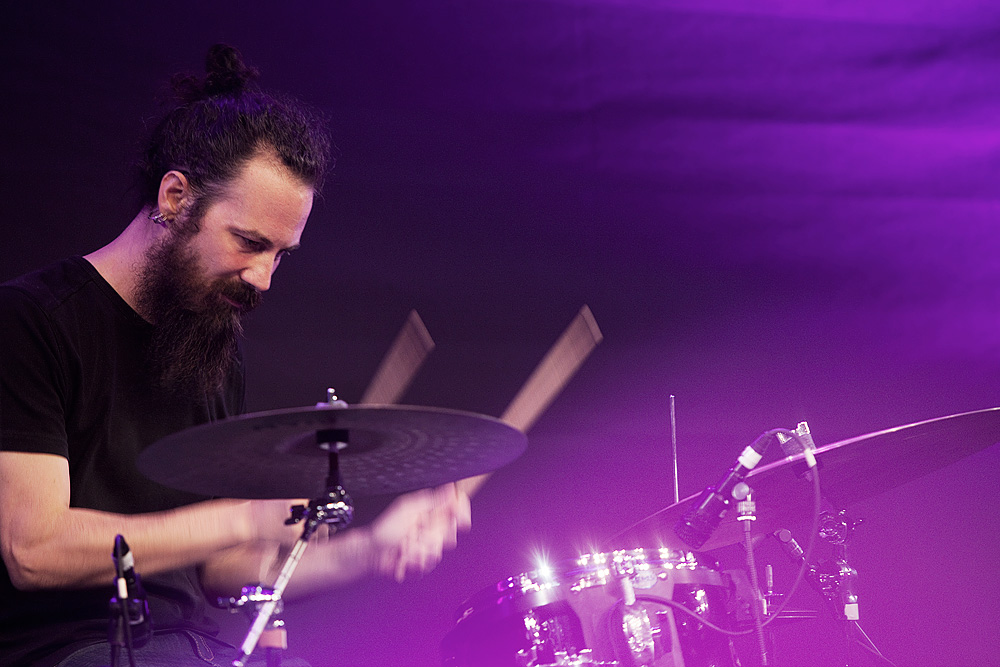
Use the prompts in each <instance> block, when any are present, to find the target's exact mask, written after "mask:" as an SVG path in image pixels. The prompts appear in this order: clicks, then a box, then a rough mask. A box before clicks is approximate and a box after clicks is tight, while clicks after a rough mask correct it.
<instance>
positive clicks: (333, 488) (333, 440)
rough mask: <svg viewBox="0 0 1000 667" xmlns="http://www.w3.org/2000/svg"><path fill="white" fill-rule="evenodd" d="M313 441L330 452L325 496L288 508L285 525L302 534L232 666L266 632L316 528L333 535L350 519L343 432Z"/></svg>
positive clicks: (244, 658) (327, 433) (321, 433)
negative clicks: (343, 470)
mask: <svg viewBox="0 0 1000 667" xmlns="http://www.w3.org/2000/svg"><path fill="white" fill-rule="evenodd" d="M316 441H317V444H318V445H319V447H320V448H322V449H326V450H327V451H328V452H329V453H330V459H329V460H330V472H329V474H328V475H327V480H326V484H327V489H326V494H325V495H323V496H321V497H319V498H316V499H314V500H311V501H310V502H309V506H308V507H306V506H304V505H296V506H295V507H293V508H292V509H291V511H292V516H291V517H290V518H288V519H287V520H286V521H285V523H286V524H289V525H291V524H295V523H299V522H300V521H304V522H305V523H304V525H303V528H302V535H301V537H299V539H298V540H297V541H296V542H295V546H293V547H292V550H291V552H290V553H289V554H288V557H287V558H286V559H285V563H284V565H282V567H281V572H280V573H279V574H278V578H277V579H276V580H275V582H274V587H273V589H272V590H271V591H270V598H269V599H267V600H266V601H264V602H263V604H261V605H260V608H259V609H258V611H257V616H256V618H254V621H253V624H252V625H251V626H250V631H249V632H248V633H247V636H246V638H245V639H244V640H243V644H242V646H240V651H241V655H240V657H239V658H237V659H236V660H234V661H233V663H232V667H244V666H245V665H246V661H247V659H248V658H249V657H250V654H252V653H253V651H254V649H255V648H256V647H257V642H258V641H259V640H260V638H261V635H262V634H263V633H264V631H265V630H266V629H267V627H268V625H269V623H270V620H271V616H272V615H273V614H274V613H275V612H276V611H277V609H278V605H279V604H280V603H281V596H282V594H283V593H284V592H285V588H286V587H287V586H288V582H289V581H290V580H291V578H292V573H293V572H295V568H296V566H298V564H299V561H300V560H301V559H302V554H303V553H304V552H305V550H306V547H307V546H309V538H310V537H312V535H313V533H315V532H316V529H317V528H319V527H320V526H321V525H323V524H327V525H329V526H331V529H332V530H334V532H336V531H340V530H343V529H344V528H346V527H347V526H348V525H350V523H351V520H352V519H353V518H354V502H353V501H352V500H351V497H350V496H349V495H348V494H347V491H345V490H344V487H343V486H342V485H341V478H340V466H339V461H338V454H337V452H338V451H340V450H341V449H343V448H344V447H346V444H345V443H346V442H347V433H346V432H345V431H334V430H328V431H318V432H317V433H316Z"/></svg>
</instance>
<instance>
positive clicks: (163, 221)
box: [149, 208, 170, 227]
mask: <svg viewBox="0 0 1000 667" xmlns="http://www.w3.org/2000/svg"><path fill="white" fill-rule="evenodd" d="M149 219H150V220H152V221H153V222H154V223H156V224H158V225H159V226H160V227H166V226H167V223H168V222H170V221H169V220H167V218H166V216H165V215H163V214H162V213H160V209H158V208H154V209H153V210H152V211H150V212H149Z"/></svg>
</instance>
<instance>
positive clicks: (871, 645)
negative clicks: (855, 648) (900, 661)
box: [852, 621, 896, 667]
mask: <svg viewBox="0 0 1000 667" xmlns="http://www.w3.org/2000/svg"><path fill="white" fill-rule="evenodd" d="M852 625H853V627H854V629H855V630H857V631H858V632H860V633H861V636H862V637H864V638H865V641H861V640H860V639H858V638H857V637H854V641H856V642H857V643H858V644H860V645H861V648H863V649H865V650H866V651H868V652H869V653H871V654H872V655H874V656H875V657H876V658H878V659H879V660H881V661H883V662H884V663H885V664H887V665H889V667H896V663H894V662H893V661H892V660H890V659H889V658H887V657H885V656H884V655H882V651H880V650H878V647H877V646H875V642H873V641H872V640H871V637H869V636H868V633H867V632H865V631H864V629H863V628H862V627H861V624H860V623H858V622H857V621H853V622H852Z"/></svg>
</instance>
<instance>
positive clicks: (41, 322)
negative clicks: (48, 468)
mask: <svg viewBox="0 0 1000 667" xmlns="http://www.w3.org/2000/svg"><path fill="white" fill-rule="evenodd" d="M65 394H66V373H65V349H64V348H63V347H61V346H60V344H59V337H58V335H57V333H56V332H55V331H54V330H53V326H52V322H51V320H50V318H49V316H48V314H47V313H46V312H45V311H44V310H43V309H42V308H41V307H40V306H39V304H38V303H37V302H36V301H35V300H34V299H33V298H32V297H31V296H29V295H28V294H27V293H25V292H24V291H22V290H21V289H18V288H14V287H6V286H0V451H16V452H37V453H43V454H57V455H60V456H65V457H67V458H68V455H69V451H68V450H69V448H68V445H67V438H66V420H65V405H66V395H65Z"/></svg>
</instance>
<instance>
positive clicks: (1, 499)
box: [0, 451, 295, 590]
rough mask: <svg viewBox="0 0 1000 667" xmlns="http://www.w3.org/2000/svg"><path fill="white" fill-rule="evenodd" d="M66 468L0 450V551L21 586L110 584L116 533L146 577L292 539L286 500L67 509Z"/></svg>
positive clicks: (52, 458) (45, 457)
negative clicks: (131, 509)
mask: <svg viewBox="0 0 1000 667" xmlns="http://www.w3.org/2000/svg"><path fill="white" fill-rule="evenodd" d="M69 498H70V483H69V465H68V463H67V461H66V459H65V458H63V457H61V456H56V455H52V454H35V453H24V452H2V451H0V555H2V557H3V560H4V563H5V564H6V566H7V570H8V572H9V573H10V578H11V581H12V583H13V584H14V586H16V587H17V588H20V589H24V590H31V589H42V588H78V587H86V586H99V585H104V584H107V583H108V582H109V581H110V579H111V577H112V576H113V570H112V561H111V550H112V545H113V544H114V538H115V535H118V534H121V535H123V536H125V537H126V539H127V540H128V543H129V546H130V547H131V549H132V552H133V553H134V554H135V559H136V562H137V563H141V565H140V569H141V571H142V573H143V574H147V573H148V574H154V573H157V572H163V571H167V570H172V569H177V568H180V567H185V566H189V565H194V564H198V563H202V562H203V561H205V560H206V559H207V558H209V557H210V556H212V555H213V554H215V553H218V552H220V551H222V550H224V549H228V548H232V547H235V546H238V545H244V544H248V543H252V542H255V541H260V540H267V541H272V542H275V543H280V542H282V541H284V542H286V543H287V542H289V541H290V540H292V539H294V537H295V533H294V532H293V531H292V530H291V529H289V528H287V527H285V526H283V524H282V521H283V518H284V516H287V511H288V504H289V503H288V501H235V500H213V501H208V502H203V503H197V504H195V505H189V506H186V507H182V508H178V509H176V510H170V511H167V512H156V513H149V514H136V515H122V514H112V513H108V512H100V511H96V510H88V509H78V508H70V507H69Z"/></svg>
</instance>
